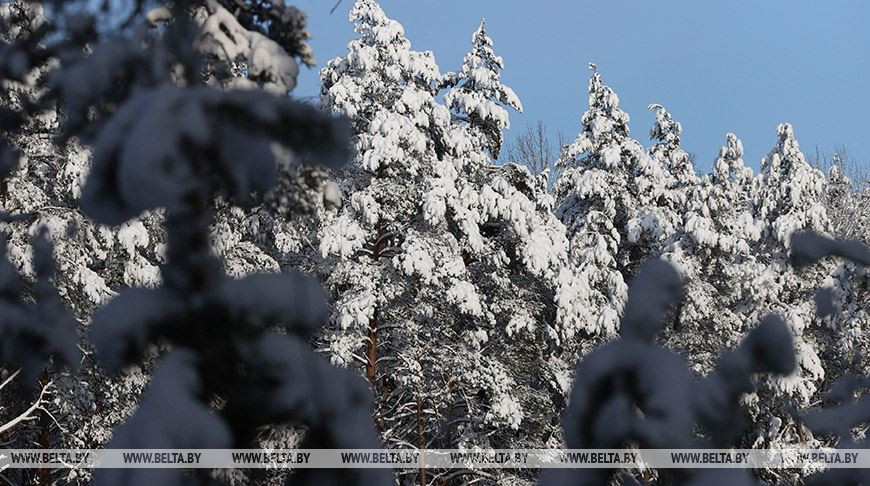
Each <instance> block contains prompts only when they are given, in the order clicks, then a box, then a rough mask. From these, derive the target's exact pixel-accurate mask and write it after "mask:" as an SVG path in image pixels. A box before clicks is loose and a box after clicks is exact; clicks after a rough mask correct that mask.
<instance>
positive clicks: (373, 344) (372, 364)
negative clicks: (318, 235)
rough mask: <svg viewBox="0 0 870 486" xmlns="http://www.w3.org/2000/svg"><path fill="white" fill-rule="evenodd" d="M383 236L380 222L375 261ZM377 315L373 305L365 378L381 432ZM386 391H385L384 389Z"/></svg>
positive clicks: (382, 421)
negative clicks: (369, 388)
mask: <svg viewBox="0 0 870 486" xmlns="http://www.w3.org/2000/svg"><path fill="white" fill-rule="evenodd" d="M382 236H383V227H382V226H381V223H378V224H377V226H376V234H375V245H374V248H372V259H373V260H374V261H375V262H377V261H378V260H379V259H380V258H381V251H382V249H383V248H382V245H383V242H382V241H381V237H382ZM378 317H380V310H379V309H378V308H377V307H375V310H374V312H373V313H372V319H371V321H370V322H369V334H368V338H369V339H368V349H366V378H368V381H369V386H370V387H371V389H372V397H373V398H374V400H375V402H376V406H375V414H376V420H375V422H376V423H377V425H378V428H379V429H380V430H381V432H383V431H384V430H385V429H386V426H385V424H384V417H383V416H382V415H381V409H382V406H381V405H382V402H383V400H381V399H379V397H378V376H377V371H378ZM385 392H386V391H385Z"/></svg>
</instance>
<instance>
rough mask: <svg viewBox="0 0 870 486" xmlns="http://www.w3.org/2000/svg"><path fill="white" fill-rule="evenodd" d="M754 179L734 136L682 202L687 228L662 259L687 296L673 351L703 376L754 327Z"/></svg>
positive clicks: (682, 228)
mask: <svg viewBox="0 0 870 486" xmlns="http://www.w3.org/2000/svg"><path fill="white" fill-rule="evenodd" d="M752 179H753V175H752V169H750V168H749V167H746V166H745V165H744V163H743V144H742V142H741V141H740V140H739V139H738V138H737V137H736V136H735V135H734V134H732V133H729V134H728V135H727V136H726V144H725V146H723V147H722V148H721V149H720V151H719V155H718V157H717V158H716V160H715V162H714V163H713V171H712V173H711V174H709V175H706V176H704V177H703V178H702V179H701V180H700V181H698V183H697V184H696V185H695V186H694V188H693V189H692V191H691V192H690V193H689V194H688V198H687V199H686V200H684V201H683V202H682V204H684V207H685V208H686V209H685V212H684V214H683V220H684V221H683V222H682V223H681V225H680V227H679V228H678V230H677V231H676V232H675V234H674V236H673V237H672V238H671V241H670V244H669V247H668V249H667V250H666V252H665V255H664V258H666V259H667V260H669V261H671V262H672V263H674V264H675V265H676V266H677V269H678V270H679V271H680V273H681V275H683V278H684V279H685V285H686V289H687V290H686V293H685V296H684V298H683V301H682V304H681V306H680V315H679V321H678V324H677V326H678V329H676V330H675V331H674V332H671V333H668V336H669V338H670V340H669V342H668V345H669V346H670V347H671V348H675V349H680V350H683V351H685V352H686V355H687V357H688V359H689V360H690V365H691V366H692V368H693V369H694V370H695V371H698V372H704V373H706V372H708V371H709V370H711V369H712V366H713V364H714V362H715V359H716V356H717V355H718V353H719V351H720V349H722V348H730V347H733V346H735V345H737V343H738V342H739V340H740V339H742V337H743V335H744V334H745V332H746V330H747V329H748V326H749V323H750V322H751V321H749V320H748V318H749V316H748V313H747V312H746V309H745V303H746V297H745V295H746V292H745V289H744V283H745V280H746V278H747V274H749V273H750V271H751V267H750V265H751V262H752V258H753V257H752V247H753V246H754V245H755V244H756V242H757V241H758V239H759V238H760V224H759V223H757V222H756V221H755V219H754V218H753V216H752V212H751V207H750V203H751V200H750V197H751V193H750V191H751V184H752Z"/></svg>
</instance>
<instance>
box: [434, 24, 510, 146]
mask: <svg viewBox="0 0 870 486" xmlns="http://www.w3.org/2000/svg"><path fill="white" fill-rule="evenodd" d="M471 45H472V49H471V51H470V52H469V53H468V54H466V55H465V59H463V61H462V69H461V70H460V71H459V72H455V73H448V74H447V75H446V76H444V79H443V80H442V82H441V89H444V88H450V89H449V90H448V91H447V93H445V94H444V103H445V104H447V106H448V107H449V108H450V109H452V110H453V111H454V116H457V117H462V118H463V119H465V121H467V123H468V128H469V130H472V131H473V132H475V134H474V135H475V136H476V137H477V138H480V139H482V140H483V141H485V147H486V149H487V150H488V151H489V153H490V154H491V155H492V158H493V159H498V158H499V154H500V153H501V149H502V145H503V144H504V131H505V130H506V129H508V128H510V119H509V118H508V112H507V110H506V109H505V108H506V107H510V108H513V109H514V110H517V111H519V112H522V111H523V105H522V103H521V102H520V99H519V98H518V97H517V95H516V93H514V91H513V90H512V89H511V88H510V87H508V86H506V85H505V84H503V83H502V82H501V71H502V70H503V69H504V61H503V60H502V58H501V57H500V56H497V55H496V54H495V51H493V42H492V39H491V38H490V37H489V36H488V35H487V34H486V22H485V21H481V22H480V27H479V28H478V29H477V30H476V31H474V34H473V35H472V36H471Z"/></svg>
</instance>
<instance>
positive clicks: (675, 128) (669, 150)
mask: <svg viewBox="0 0 870 486" xmlns="http://www.w3.org/2000/svg"><path fill="white" fill-rule="evenodd" d="M649 108H650V110H654V111H655V112H656V121H655V123H653V125H652V127H651V128H650V131H649V137H650V140H653V141H655V142H656V143H655V144H654V145H653V146H652V147H650V149H649V155H650V157H652V159H653V160H655V161H656V162H658V165H659V166H660V167H662V169H663V170H664V172H665V187H666V191H665V198H664V201H659V202H658V203H659V204H661V203H664V206H665V207H664V208H663V210H661V212H660V213H659V214H661V215H662V217H670V218H672V219H671V221H669V222H667V225H668V226H669V227H670V228H672V229H676V228H680V227H682V226H683V225H684V224H685V221H684V220H685V217H686V214H685V213H686V205H687V203H688V201H689V198H690V197H691V195H692V193H693V192H694V191H695V188H696V186H697V185H698V182H699V179H698V176H697V174H696V173H695V167H694V165H693V164H692V158H691V157H690V156H689V154H688V153H687V152H686V151H685V150H684V149H683V147H682V145H681V144H680V135H681V134H682V133H683V126H682V125H681V124H680V122H678V121H676V120H674V119H673V117H672V116H671V114H670V112H669V111H668V110H667V109H665V107H664V106H662V105H659V104H652V105H650V106H649ZM671 235H673V232H672V233H670V234H668V235H666V236H665V238H669V237H670V236H671Z"/></svg>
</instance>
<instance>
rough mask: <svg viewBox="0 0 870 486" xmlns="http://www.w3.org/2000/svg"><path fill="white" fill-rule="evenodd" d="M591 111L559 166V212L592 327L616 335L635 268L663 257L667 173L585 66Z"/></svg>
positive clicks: (669, 225)
mask: <svg viewBox="0 0 870 486" xmlns="http://www.w3.org/2000/svg"><path fill="white" fill-rule="evenodd" d="M590 68H591V70H592V79H591V80H590V81H589V109H588V110H587V111H586V112H585V113H584V114H583V117H582V123H583V131H582V132H581V133H580V135H578V137H577V139H576V140H575V141H574V142H573V143H571V144H570V145H567V146H566V147H564V149H563V151H562V155H561V157H560V159H559V161H558V162H557V166H558V167H559V168H560V170H561V174H560V177H559V179H558V180H557V181H556V184H555V193H556V198H557V208H556V215H557V216H558V217H559V218H560V219H561V220H562V222H563V223H564V224H565V226H566V227H567V235H568V239H569V241H570V244H571V257H572V259H573V261H574V263H575V265H577V266H578V272H579V273H580V275H581V276H582V278H581V280H582V286H583V287H585V286H588V287H591V289H592V290H593V292H588V291H587V293H591V294H592V295H593V296H597V297H594V301H593V308H594V309H597V310H596V314H595V316H593V318H592V321H591V322H592V323H593V324H591V325H592V326H593V327H595V328H598V329H605V330H607V331H608V332H610V333H613V332H614V331H615V330H616V328H617V326H618V322H619V314H620V312H621V310H622V306H623V304H624V302H625V295H626V290H627V287H626V282H627V281H628V280H630V279H631V278H632V276H633V275H634V273H635V271H636V269H637V266H638V265H639V264H640V263H641V262H642V261H643V260H645V259H647V258H648V257H650V256H653V257H655V256H658V255H659V254H660V253H661V249H662V246H663V244H664V241H665V238H667V236H668V235H670V234H671V233H672V232H673V229H674V228H673V221H675V220H676V219H677V217H676V216H675V215H674V214H671V213H670V212H669V211H668V210H667V205H666V197H667V195H668V186H667V179H666V173H665V171H664V169H663V168H662V166H661V164H660V162H659V161H658V160H655V159H653V158H652V157H650V156H649V155H648V154H647V152H646V151H645V150H644V149H643V147H642V146H641V144H640V143H639V142H638V141H637V140H635V139H633V138H631V137H630V136H629V129H628V122H629V117H628V114H627V113H625V112H624V111H623V110H622V109H620V108H619V97H618V96H617V95H616V93H615V92H614V91H613V89H611V88H610V87H609V86H607V85H605V84H604V83H603V82H602V81H601V75H600V74H599V73H598V71H597V68H596V67H595V65H594V64H590Z"/></svg>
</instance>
